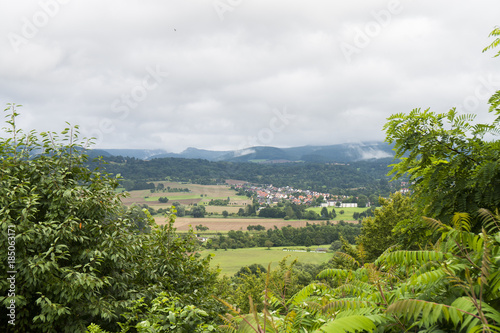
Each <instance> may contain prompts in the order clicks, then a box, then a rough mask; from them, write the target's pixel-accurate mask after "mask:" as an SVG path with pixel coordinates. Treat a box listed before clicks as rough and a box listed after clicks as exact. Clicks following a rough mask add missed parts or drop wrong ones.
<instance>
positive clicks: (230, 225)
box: [155, 217, 325, 233]
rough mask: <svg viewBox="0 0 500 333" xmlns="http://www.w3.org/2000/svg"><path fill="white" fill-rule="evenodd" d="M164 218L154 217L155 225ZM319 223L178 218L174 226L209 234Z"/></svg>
mask: <svg viewBox="0 0 500 333" xmlns="http://www.w3.org/2000/svg"><path fill="white" fill-rule="evenodd" d="M165 220H166V219H165V218H164V217H155V221H156V223H157V224H160V225H161V224H165ZM308 222H309V223H310V224H311V223H321V222H323V223H324V222H325V221H306V220H288V221H286V220H283V219H263V218H241V219H232V218H207V217H205V218H191V217H178V218H176V220H175V224H174V226H175V227H176V228H177V231H187V230H189V226H192V227H193V228H194V227H195V226H197V225H200V224H201V225H203V226H205V227H208V228H209V231H210V232H211V233H213V232H224V231H229V230H235V231H236V230H242V231H246V230H247V226H249V225H259V224H260V225H262V226H264V227H265V228H266V230H267V229H269V228H274V226H276V227H278V228H282V227H286V226H288V225H291V226H292V227H296V228H299V227H305V226H306V224H307V223H308Z"/></svg>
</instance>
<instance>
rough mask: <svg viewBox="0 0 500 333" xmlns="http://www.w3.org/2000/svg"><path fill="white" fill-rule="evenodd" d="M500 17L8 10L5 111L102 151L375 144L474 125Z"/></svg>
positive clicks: (107, 4) (222, 3)
mask: <svg viewBox="0 0 500 333" xmlns="http://www.w3.org/2000/svg"><path fill="white" fill-rule="evenodd" d="M498 13H500V2H499V1H498V0H484V1H475V2H471V1H449V0H441V1H428V0H422V1H415V0H409V1H399V0H390V1H387V0H381V1H379V0H370V1H332V0H311V1H296V0H286V1H285V0H191V1H187V0H169V1H160V0H149V1H145V0H142V1H139V0H134V1H132V0H119V1H118V0H109V1H95V0H85V1H75V0H73V1H71V0H40V1H8V0H0V36H1V38H0V104H1V105H0V106H4V105H6V103H11V102H12V103H17V104H22V105H23V107H21V108H19V109H18V111H19V112H20V113H21V115H20V117H19V119H18V126H20V127H22V128H24V129H25V130H31V129H35V130H37V131H57V132H60V131H61V130H62V129H64V128H65V127H67V124H66V122H68V123H70V124H71V125H78V126H79V127H80V133H81V135H82V136H86V137H94V138H95V140H94V142H95V145H94V148H103V149H105V148H137V149H139V148H140V149H164V150H166V151H169V152H181V151H183V150H184V149H186V148H188V147H196V148H200V149H211V150H234V149H246V148H249V147H252V146H275V147H294V146H304V145H331V144H338V143H348V142H364V141H382V140H383V139H384V137H385V135H384V132H383V130H382V128H383V125H384V123H385V122H386V119H387V117H389V116H390V115H391V114H394V113H400V112H410V111H411V110H412V109H414V108H422V109H426V108H431V110H434V111H436V112H446V111H448V110H449V109H450V108H452V107H456V108H457V109H458V110H459V111H460V112H466V113H476V114H478V118H477V119H478V121H482V122H488V121H491V119H493V115H491V114H489V113H488V112H487V110H488V105H487V101H488V98H489V97H490V96H491V95H492V94H493V93H494V92H495V91H496V90H499V89H500V73H499V71H498V68H499V67H500V58H493V55H494V54H495V53H496V52H495V51H489V52H486V53H482V50H483V48H485V47H486V46H487V45H489V44H490V43H491V42H492V41H493V38H492V37H488V35H489V33H490V32H491V31H492V30H493V29H494V27H495V26H497V25H500V19H499V16H498Z"/></svg>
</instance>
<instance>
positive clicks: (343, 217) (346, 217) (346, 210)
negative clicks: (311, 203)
mask: <svg viewBox="0 0 500 333" xmlns="http://www.w3.org/2000/svg"><path fill="white" fill-rule="evenodd" d="M332 208H335V212H336V213H337V217H336V218H334V219H333V221H340V220H354V218H353V217H352V214H353V213H362V212H364V211H365V210H367V209H368V208H370V207H365V208H360V207H326V209H328V212H331V211H332ZM322 209H323V207H311V208H308V209H307V210H312V211H313V212H316V213H318V214H321V210H322ZM341 210H343V211H344V214H340V211H341Z"/></svg>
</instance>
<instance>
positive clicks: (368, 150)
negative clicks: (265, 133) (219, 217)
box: [91, 142, 394, 163]
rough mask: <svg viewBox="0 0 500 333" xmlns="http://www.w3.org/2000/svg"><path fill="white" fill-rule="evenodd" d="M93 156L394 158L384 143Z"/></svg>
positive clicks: (273, 159)
mask: <svg viewBox="0 0 500 333" xmlns="http://www.w3.org/2000/svg"><path fill="white" fill-rule="evenodd" d="M91 155H101V156H124V157H135V158H138V159H143V160H150V159H153V158H164V157H178V158H195V159H205V160H209V161H230V162H261V163H266V162H267V163H285V162H298V161H304V162H320V163H321V162H324V163H334V162H337V163H349V162H355V161H362V160H369V159H379V158H387V157H393V156H394V154H393V151H392V147H391V146H390V145H389V144H387V143H385V142H364V143H344V144H337V145H331V146H303V147H292V148H276V147H250V148H245V149H241V150H233V151H214V150H205V149H197V148H187V149H186V150H184V151H183V152H181V153H169V152H166V151H164V150H161V149H155V150H149V149H101V150H94V151H92V154H91Z"/></svg>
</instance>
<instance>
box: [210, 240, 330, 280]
mask: <svg viewBox="0 0 500 333" xmlns="http://www.w3.org/2000/svg"><path fill="white" fill-rule="evenodd" d="M329 246H330V245H325V246H313V247H311V248H310V249H311V252H293V251H283V247H272V248H271V249H270V250H268V249H267V247H256V248H255V247H254V248H246V249H228V250H227V251H225V250H222V249H219V250H217V251H215V250H213V249H211V250H204V251H201V255H202V256H207V255H209V254H213V255H214V256H213V258H212V261H211V266H212V267H216V266H219V268H220V270H221V274H223V275H228V276H232V275H234V274H235V273H236V272H238V271H239V270H240V268H241V267H243V266H249V265H251V264H261V265H262V266H264V267H266V269H267V266H268V265H269V263H271V267H276V266H277V265H278V263H279V262H280V261H281V260H282V259H283V258H285V257H287V256H288V260H289V261H292V260H295V259H297V260H298V261H300V262H302V263H308V264H322V263H324V262H327V261H328V260H329V259H330V258H331V257H332V254H331V253H315V252H313V251H314V250H315V249H316V248H318V247H321V248H327V249H328V247H329ZM287 248H289V249H297V248H301V249H304V247H303V246H300V247H287Z"/></svg>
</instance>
